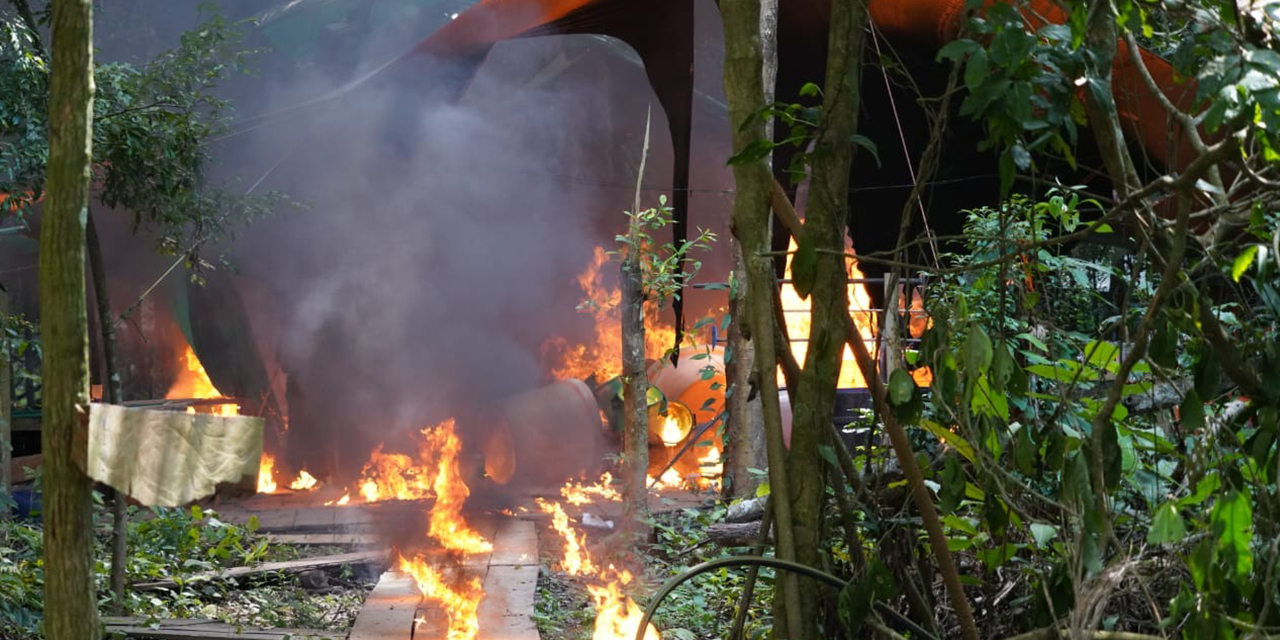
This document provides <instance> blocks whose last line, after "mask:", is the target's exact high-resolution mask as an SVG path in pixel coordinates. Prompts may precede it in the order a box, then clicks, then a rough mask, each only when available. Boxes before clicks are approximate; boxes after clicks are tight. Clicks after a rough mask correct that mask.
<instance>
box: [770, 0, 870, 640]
mask: <svg viewBox="0 0 1280 640" xmlns="http://www.w3.org/2000/svg"><path fill="white" fill-rule="evenodd" d="M866 25H867V5H866V0H836V1H834V2H833V3H832V7H831V32H830V38H829V45H828V47H829V51H830V54H829V56H828V58H827V76H826V80H825V87H826V90H825V92H824V94H823V104H822V113H823V122H822V125H821V126H820V127H819V133H818V138H817V140H816V141H815V144H814V152H813V156H814V157H813V181H812V183H811V186H810V188H809V193H810V196H809V208H808V211H807V212H806V215H805V225H804V233H805V235H806V236H807V238H805V239H807V240H808V241H809V242H811V243H812V244H813V246H814V247H815V249H816V250H817V251H818V256H817V259H816V260H817V268H816V276H815V279H814V283H813V291H812V294H811V298H810V304H811V324H810V329H809V348H808V350H807V351H806V354H805V361H804V368H803V369H802V370H801V372H800V379H799V381H798V383H797V385H796V395H795V397H794V398H792V400H791V406H792V419H791V455H790V457H789V459H788V461H787V467H788V468H787V471H788V476H789V477H790V478H792V479H793V483H792V485H791V494H790V497H791V504H792V508H791V510H792V513H793V516H794V518H795V532H796V534H795V535H796V560H797V561H798V562H801V563H803V564H807V565H809V566H814V567H816V566H819V561H820V557H819V553H820V549H821V526H822V512H823V508H822V507H823V497H824V489H825V487H824V485H823V474H821V473H818V472H817V471H816V470H817V469H821V468H822V466H823V461H822V457H821V455H820V454H819V445H821V444H822V443H823V442H825V441H826V436H827V431H828V426H827V425H828V424H829V423H830V422H831V420H832V419H833V417H834V416H833V414H834V412H835V398H836V384H837V382H838V380H839V375H840V361H841V356H842V355H843V354H844V344H845V323H846V318H847V317H848V315H849V295H848V286H847V281H848V272H847V270H846V269H847V265H846V263H845V258H844V256H843V253H844V245H845V242H844V238H845V225H846V221H847V219H848V206H849V205H848V197H847V195H846V194H847V191H848V185H849V167H850V163H851V162H852V160H853V149H854V147H853V145H852V144H851V143H850V139H851V138H852V137H853V135H854V134H855V133H857V130H858V101H859V96H858V92H859V79H860V75H861V74H860V73H859V71H860V69H859V67H860V65H861V62H862V42H863V34H864V33H865V28H866ZM820 589H821V586H820V585H819V584H817V583H816V582H814V581H811V580H804V581H802V582H801V585H800V602H801V606H802V607H803V610H802V612H801V616H800V617H801V620H802V621H803V623H804V625H805V626H804V627H803V629H802V632H801V633H800V634H798V635H796V636H795V637H803V638H810V637H817V636H818V635H819V631H818V627H817V623H818V620H819V618H820V615H819V609H818V607H819V605H820V603H821V602H822V598H821V592H820Z"/></svg>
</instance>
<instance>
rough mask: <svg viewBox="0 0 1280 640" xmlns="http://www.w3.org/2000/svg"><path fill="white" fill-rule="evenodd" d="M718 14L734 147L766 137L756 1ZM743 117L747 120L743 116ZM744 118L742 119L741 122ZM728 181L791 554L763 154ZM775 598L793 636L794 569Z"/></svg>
mask: <svg viewBox="0 0 1280 640" xmlns="http://www.w3.org/2000/svg"><path fill="white" fill-rule="evenodd" d="M720 15H721V18H722V20H723V22H724V34H725V36H724V39H725V45H724V48H725V61H724V89H725V96H726V98H727V99H728V103H729V122H730V123H731V128H732V130H733V132H734V134H733V148H734V150H735V152H740V151H742V150H743V149H745V148H746V147H747V145H749V144H751V143H753V142H755V141H757V140H761V139H764V138H765V128H764V123H763V122H761V121H760V120H758V119H751V118H752V116H754V115H755V114H756V113H758V112H759V111H760V110H761V109H763V108H764V87H763V86H762V85H763V79H762V77H761V76H762V73H761V69H762V67H763V57H762V54H761V50H760V36H759V31H760V3H759V0H722V2H721V3H720ZM749 120H750V122H748V121H749ZM742 123H747V124H746V126H740V125H742ZM733 177H734V183H735V185H736V189H737V194H736V197H735V198H734V201H733V233H734V236H735V237H737V239H738V241H739V243H740V246H741V247H742V254H743V258H744V260H745V262H746V272H747V294H746V295H747V298H746V305H745V306H746V313H745V314H743V316H742V317H741V320H743V321H744V324H745V329H746V331H747V332H748V338H749V339H750V340H751V341H752V343H753V344H754V345H755V375H756V383H757V384H758V385H759V389H760V400H761V405H762V408H763V410H764V425H765V436H766V443H767V447H768V460H769V486H770V492H771V494H772V495H774V496H778V499H775V500H773V506H774V519H775V527H776V531H777V536H776V538H777V542H778V544H777V549H776V553H777V556H778V557H779V558H781V559H783V560H795V557H796V552H795V537H794V535H793V531H792V520H791V504H790V501H789V500H786V499H784V497H785V496H789V495H790V490H789V487H788V477H787V476H788V474H787V462H786V461H787V450H786V446H785V445H784V444H783V441H782V414H781V408H780V406H779V401H778V379H777V377H776V374H775V372H774V363H775V362H777V345H776V343H775V334H774V329H775V327H774V321H773V289H774V287H776V286H777V284H776V282H775V281H774V275H773V259H772V258H771V257H769V255H768V254H769V235H770V218H769V196H770V191H771V188H772V183H773V177H772V175H771V174H770V172H769V167H768V164H767V163H766V162H765V161H764V160H759V161H756V162H749V163H739V164H735V165H734V167H733ZM779 585H780V589H779V590H778V595H779V599H778V600H777V601H776V602H775V606H777V605H783V606H782V610H783V615H782V616H781V617H779V619H778V622H777V623H776V624H777V625H778V627H779V628H780V630H781V631H780V635H784V636H785V637H788V638H800V637H801V636H800V635H798V633H797V632H798V631H799V630H800V629H802V628H803V626H802V625H801V622H800V611H801V608H800V603H799V592H798V591H797V589H796V581H795V578H794V576H791V575H787V576H785V577H783V579H782V580H781V581H780V582H779Z"/></svg>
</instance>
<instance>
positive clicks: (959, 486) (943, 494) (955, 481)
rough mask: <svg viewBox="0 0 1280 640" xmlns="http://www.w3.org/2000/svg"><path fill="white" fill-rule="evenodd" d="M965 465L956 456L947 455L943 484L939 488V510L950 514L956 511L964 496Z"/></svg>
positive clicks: (943, 471) (943, 468) (943, 469)
mask: <svg viewBox="0 0 1280 640" xmlns="http://www.w3.org/2000/svg"><path fill="white" fill-rule="evenodd" d="M964 485H965V479H964V467H963V466H961V464H960V459H959V458H957V457H956V456H947V461H946V463H945V464H944V465H943V467H942V484H941V486H940V487H939V489H938V511H939V512H941V513H942V514H944V515H945V514H948V513H951V512H952V511H955V509H956V507H957V506H959V505H960V500H961V499H962V498H964Z"/></svg>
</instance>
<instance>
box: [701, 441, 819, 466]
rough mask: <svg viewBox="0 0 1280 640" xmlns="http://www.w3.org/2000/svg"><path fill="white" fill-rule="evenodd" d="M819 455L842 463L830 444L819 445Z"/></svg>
mask: <svg viewBox="0 0 1280 640" xmlns="http://www.w3.org/2000/svg"><path fill="white" fill-rule="evenodd" d="M713 444H714V443H713ZM818 455H821V456H822V459H823V460H826V461H827V463H828V464H830V465H831V466H833V467H837V466H839V465H840V463H839V462H837V461H836V450H835V449H832V448H831V445H829V444H820V445H818Z"/></svg>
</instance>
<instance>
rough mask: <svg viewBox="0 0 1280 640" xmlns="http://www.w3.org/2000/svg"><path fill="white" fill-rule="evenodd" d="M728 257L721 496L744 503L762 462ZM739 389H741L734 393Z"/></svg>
mask: <svg viewBox="0 0 1280 640" xmlns="http://www.w3.org/2000/svg"><path fill="white" fill-rule="evenodd" d="M777 35H778V0H761V2H760V50H761V57H762V60H763V64H762V68H761V77H762V79H763V81H764V101H765V103H766V104H768V103H770V102H773V96H774V87H775V85H776V84H777V76H778V38H777ZM765 139H767V140H772V139H773V119H772V118H770V119H768V121H767V122H765ZM729 250H730V251H732V252H733V270H732V277H731V281H732V283H733V284H732V285H731V287H730V289H729V316H730V318H731V319H732V321H731V323H730V325H729V349H728V357H727V358H726V359H725V367H724V368H725V382H726V387H727V391H726V394H725V405H726V411H727V412H728V416H727V421H726V426H725V432H726V434H727V435H728V437H727V438H726V441H725V449H726V450H725V467H724V480H725V481H724V493H725V496H726V497H732V498H750V497H754V496H755V494H756V489H757V488H758V487H759V486H760V482H761V481H760V479H759V478H757V477H756V476H754V475H752V474H751V471H750V469H763V468H765V467H766V466H768V464H769V461H768V459H767V458H766V457H765V442H764V439H765V438H764V412H763V410H762V408H761V406H760V396H759V395H758V394H757V395H756V397H755V398H754V399H753V398H751V397H750V377H751V371H752V368H753V367H754V366H755V347H754V345H752V343H751V341H750V340H748V339H747V336H746V333H745V332H744V331H743V321H742V318H743V314H745V313H746V311H747V307H746V304H745V302H744V301H745V300H746V293H747V266H746V262H745V260H744V258H743V256H742V246H741V244H740V243H739V242H738V239H737V238H736V237H733V236H730V238H729ZM739 390H741V391H740V392H739Z"/></svg>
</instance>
